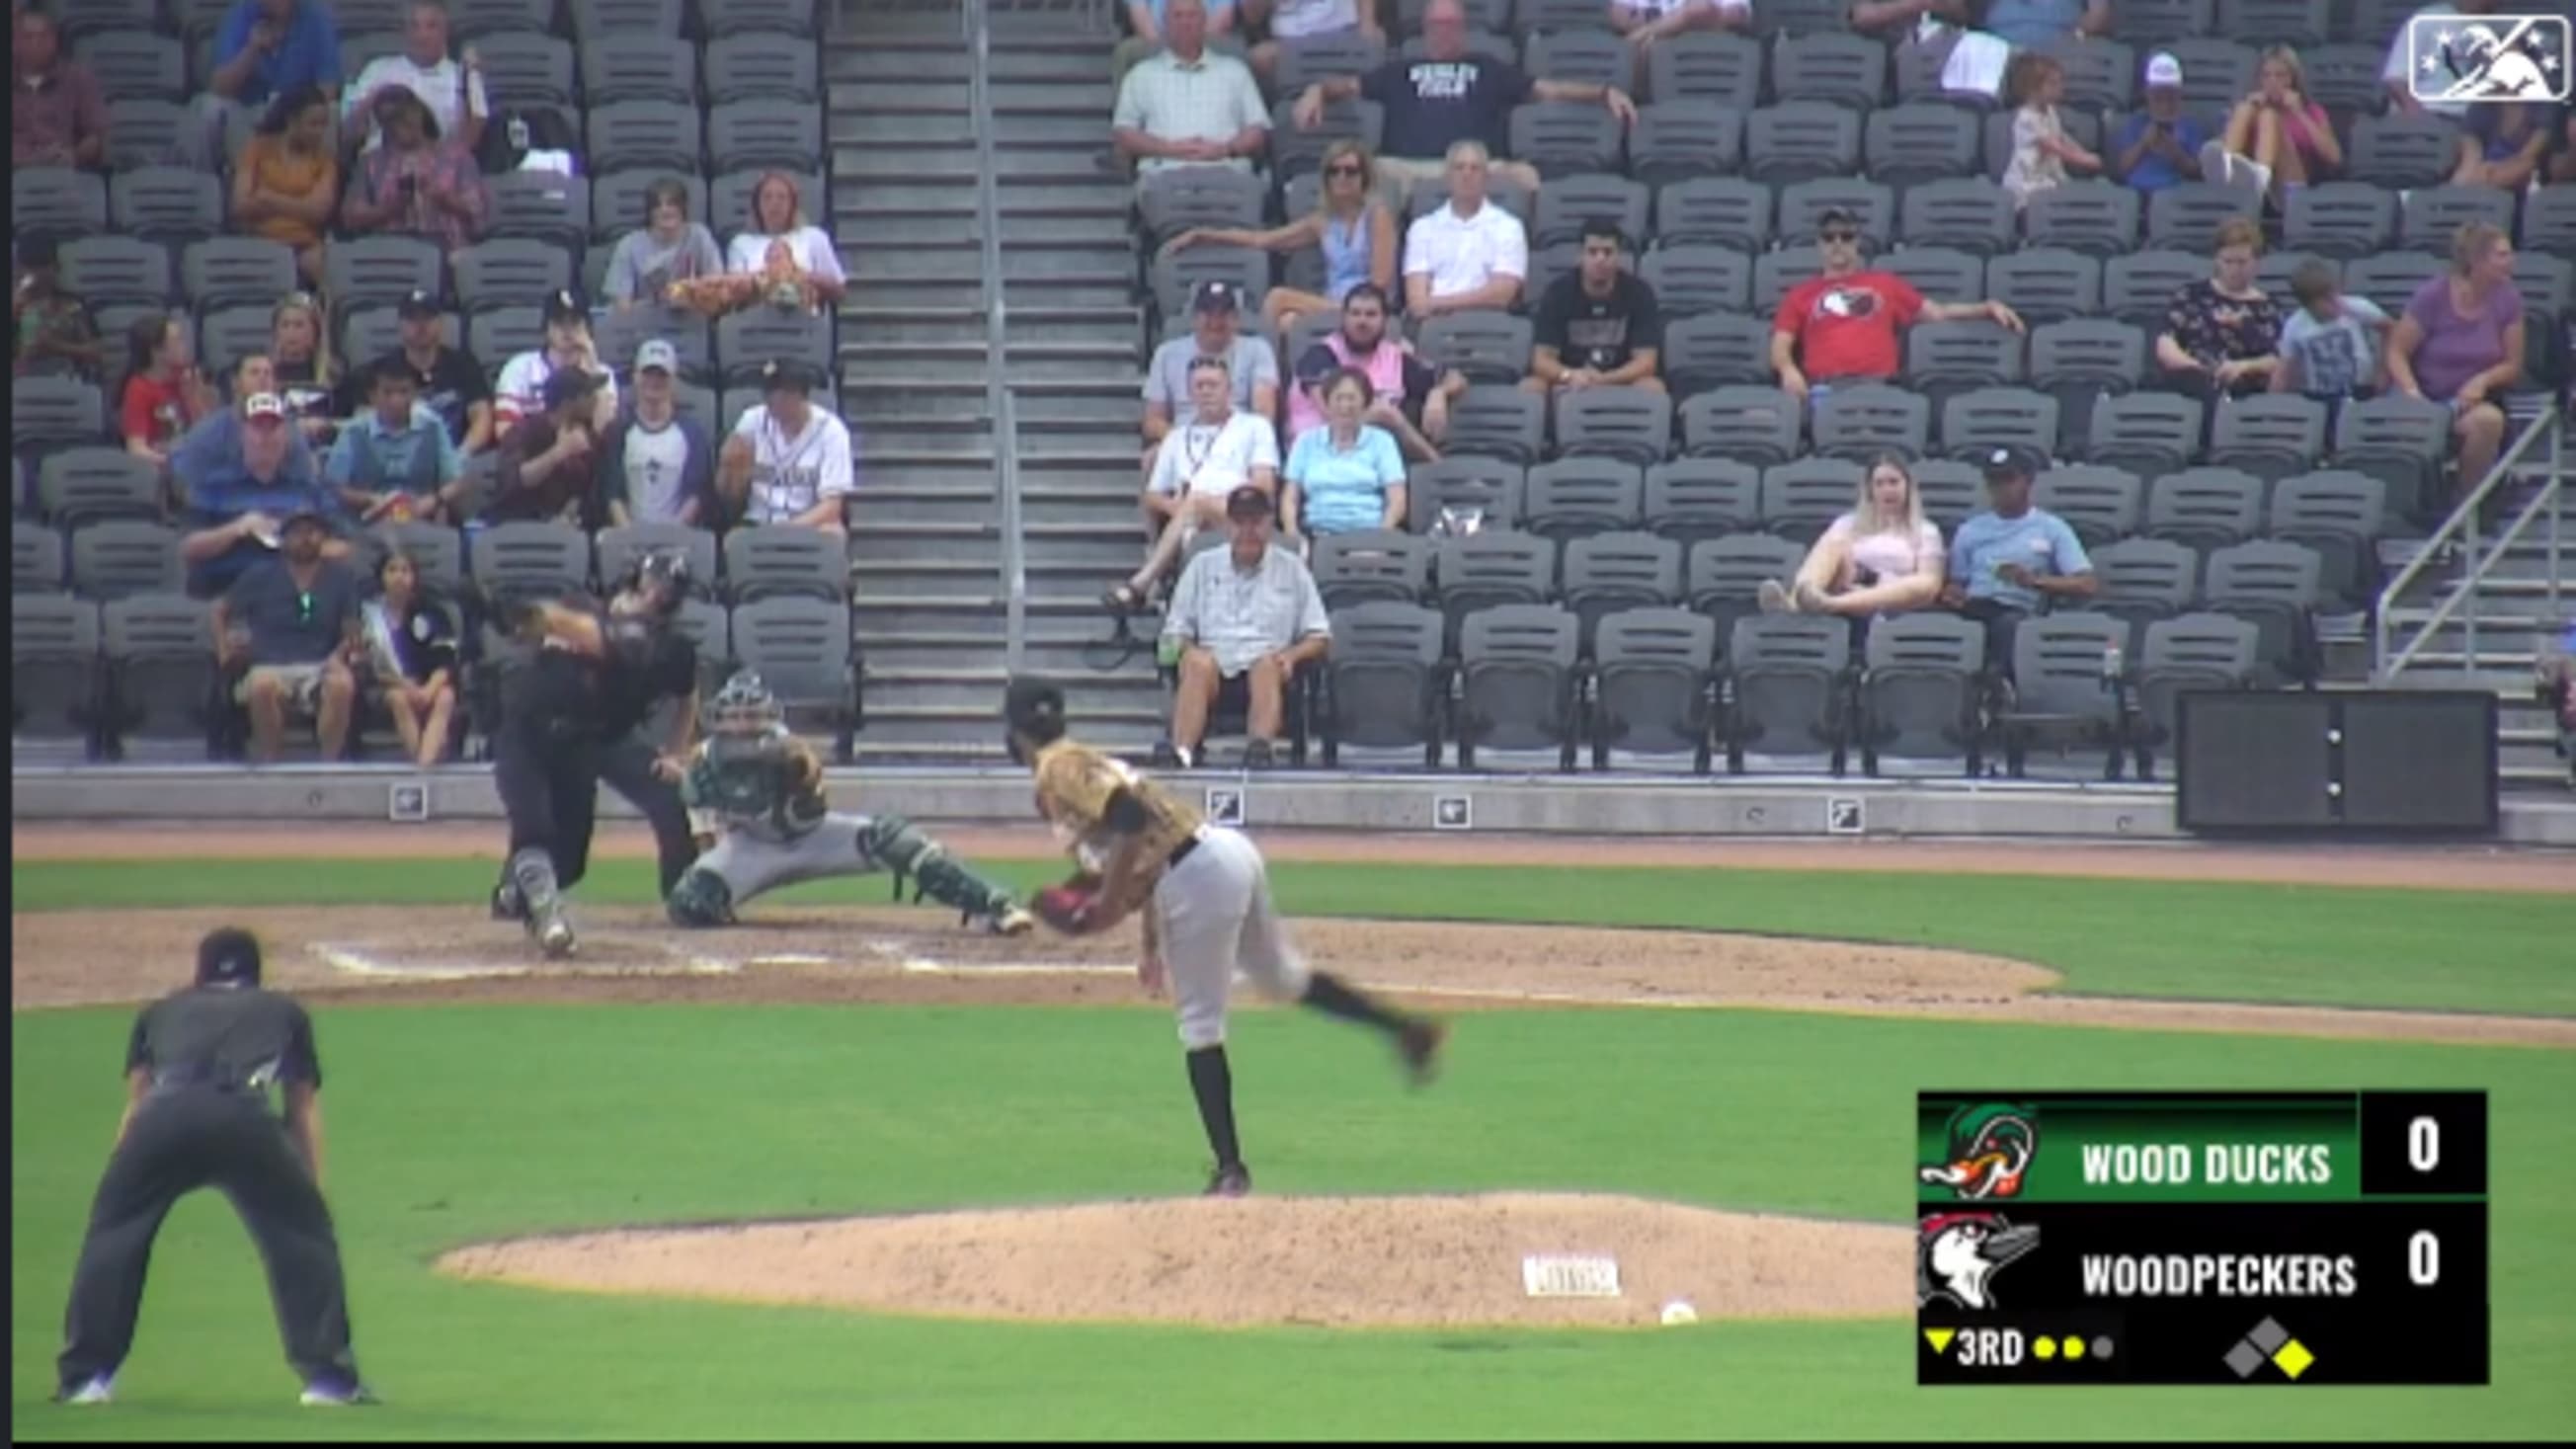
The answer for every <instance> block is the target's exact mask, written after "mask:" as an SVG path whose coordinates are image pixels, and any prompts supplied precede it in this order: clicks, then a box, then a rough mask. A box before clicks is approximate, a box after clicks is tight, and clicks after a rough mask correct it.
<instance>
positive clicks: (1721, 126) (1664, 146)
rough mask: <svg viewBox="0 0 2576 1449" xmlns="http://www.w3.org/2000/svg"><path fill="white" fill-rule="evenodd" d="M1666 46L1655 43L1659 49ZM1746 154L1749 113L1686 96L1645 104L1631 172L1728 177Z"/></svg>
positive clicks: (1646, 176) (1663, 179)
mask: <svg viewBox="0 0 2576 1449" xmlns="http://www.w3.org/2000/svg"><path fill="white" fill-rule="evenodd" d="M1675 43H1678V42H1675ZM1663 49H1664V47H1663V46H1657V47H1656V48H1655V50H1656V53H1658V54H1660V53H1661V52H1662V51H1663ZM1743 158H1744V112H1742V111H1737V110H1729V109H1727V108H1726V107H1724V106H1721V105H1719V104H1717V103H1716V102H1714V101H1701V100H1689V99H1683V100H1671V101H1657V102H1656V103H1654V104H1653V105H1650V106H1641V107H1639V108H1638V111H1637V124H1636V127H1635V129H1633V130H1632V131H1630V132H1629V134H1628V174H1629V175H1631V176H1634V177H1636V178H1637V179H1638V180H1639V181H1641V182H1643V183H1645V184H1646V185H1648V186H1654V187H1661V186H1666V185H1670V184H1671V183H1673V182H1677V181H1689V180H1693V179H1696V178H1701V177H1712V176H1723V175H1726V174H1728V173H1731V172H1733V171H1734V170H1735V169H1736V168H1737V167H1738V166H1740V165H1741V164H1743ZM1540 200H1541V201H1545V200H1546V198H1545V197H1544V196H1542V197H1541V198H1540Z"/></svg>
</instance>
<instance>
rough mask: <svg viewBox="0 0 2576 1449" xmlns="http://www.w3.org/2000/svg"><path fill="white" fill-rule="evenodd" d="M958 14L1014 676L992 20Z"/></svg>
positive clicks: (1012, 531)
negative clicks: (970, 117)
mask: <svg viewBox="0 0 2576 1449" xmlns="http://www.w3.org/2000/svg"><path fill="white" fill-rule="evenodd" d="M958 12H959V14H960V15H962V16H963V17H964V23H965V25H966V29H967V38H968V44H969V49H970V51H971V52H972V60H973V65H972V67H971V68H970V70H969V72H968V74H969V76H970V77H971V82H970V83H971V86H972V95H973V106H974V111H975V172H976V176H975V213H976V221H977V227H978V230H979V231H980V232H981V233H982V252H983V256H982V264H981V266H980V267H979V268H978V270H979V271H981V272H982V273H983V283H984V285H983V295H984V361H985V368H984V399H985V405H986V407H987V409H988V410H989V411H990V413H991V414H992V418H993V462H994V470H993V471H994V476H993V483H994V487H995V490H996V491H997V492H998V493H999V495H1000V498H999V502H1000V503H1001V535H1002V540H1001V541H1002V550H1001V552H1002V576H1001V587H1002V611H1003V625H1002V658H1003V665H1004V667H1005V668H1006V669H1008V670H1009V671H1010V672H1011V673H1013V674H1017V673H1018V672H1019V671H1020V661H1021V659H1022V657H1023V655H1024V654H1025V653H1026V651H1027V647H1028V627H1029V571H1028V559H1027V549H1026V546H1025V544H1024V542H1023V540H1022V539H1021V537H1020V409H1019V399H1018V397H1017V396H1016V395H1015V394H1013V392H1012V391H1011V387H1010V384H1009V382H1008V381H1007V378H1006V374H1007V372H1008V370H1009V369H1008V367H1007V359H1008V357H1009V355H1010V354H1009V343H1008V340H1007V334H1008V323H1009V318H1008V310H1009V304H1008V300H1007V298H1006V296H1005V293H1006V292H1007V291H1008V289H1007V288H1006V287H1005V286H1004V285H1003V283H1002V198H1001V188H1000V185H999V183H997V182H996V181H995V179H994V174H993V94H992V71H993V62H992V53H993V47H992V35H993V23H992V15H991V12H990V7H989V4H988V0H965V3H964V4H962V5H960V6H959V7H958Z"/></svg>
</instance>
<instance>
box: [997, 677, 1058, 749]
mask: <svg viewBox="0 0 2576 1449" xmlns="http://www.w3.org/2000/svg"><path fill="white" fill-rule="evenodd" d="M1002 722H1003V723H1004V724H1007V725H1009V726H1010V727H1011V728H1012V729H1014V730H1018V731H1020V732H1021V733H1023V734H1034V735H1046V734H1052V733H1057V732H1060V731H1062V729H1063V728H1064V691H1063V690H1062V689H1060V688H1058V687H1056V685H1054V684H1053V683H1051V682H1049V681H1047V680H1044V679H1038V678H1035V677H1033V676H1030V675H1021V676H1020V677H1018V678H1016V679H1013V680H1012V681H1011V683H1010V687H1009V688H1007V689H1006V690H1004V691H1003V693H1002Z"/></svg>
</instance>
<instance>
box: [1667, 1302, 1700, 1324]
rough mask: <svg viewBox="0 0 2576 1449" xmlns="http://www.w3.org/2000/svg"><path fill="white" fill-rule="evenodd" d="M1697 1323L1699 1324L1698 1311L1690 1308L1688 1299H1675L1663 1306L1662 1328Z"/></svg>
mask: <svg viewBox="0 0 2576 1449" xmlns="http://www.w3.org/2000/svg"><path fill="white" fill-rule="evenodd" d="M1697 1322H1699V1310H1698V1309H1696V1308H1693V1307H1691V1305H1690V1300H1689V1299H1687V1298H1676V1299H1674V1300H1673V1301H1672V1302H1670V1303H1667V1304H1665V1305H1664V1326H1665V1327H1666V1328H1671V1327H1673V1326H1674V1325H1676V1324H1682V1323H1697Z"/></svg>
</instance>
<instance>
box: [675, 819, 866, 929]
mask: <svg viewBox="0 0 2576 1449" xmlns="http://www.w3.org/2000/svg"><path fill="white" fill-rule="evenodd" d="M868 825H869V817H867V816H865V815H844V814H842V813H840V812H839V811H837V810H836V811H834V812H832V813H831V814H829V815H826V816H824V817H823V818H822V820H821V821H820V822H818V823H817V824H816V825H815V826H814V828H813V829H812V830H809V831H807V832H805V833H804V834H803V835H799V836H797V837H796V838H795V839H793V840H763V839H760V838H759V837H758V836H755V835H751V834H748V833H746V832H743V831H740V830H728V831H726V832H725V833H724V834H723V836H722V837H720V838H719V839H718V840H717V841H716V843H715V847H714V848H713V849H711V850H709V851H708V852H707V853H706V854H704V855H702V856H699V857H698V858H697V860H696V861H695V862H694V863H693V865H692V866H691V869H694V870H703V871H711V872H713V873H714V874H715V875H717V876H719V877H721V878H722V879H723V881H724V883H725V888H726V890H728V891H730V892H731V893H732V900H733V904H735V905H737V906H739V905H741V904H742V903H743V902H745V901H748V900H750V899H751V898H752V897H754V896H757V895H760V894H761V893H763V892H764V891H771V890H776V889H777V888H778V887H780V886H790V885H795V884H796V883H798V882H799V881H809V880H824V879H827V878H829V877H832V876H838V875H871V874H874V873H875V872H877V871H880V870H882V869H884V868H885V867H884V865H883V863H882V862H880V861H878V860H877V859H876V858H875V857H874V856H872V855H870V854H868V851H867V847H866V846H865V845H864V844H863V843H862V842H863V841H864V840H865V838H866V837H865V832H866V830H867V829H868Z"/></svg>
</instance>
